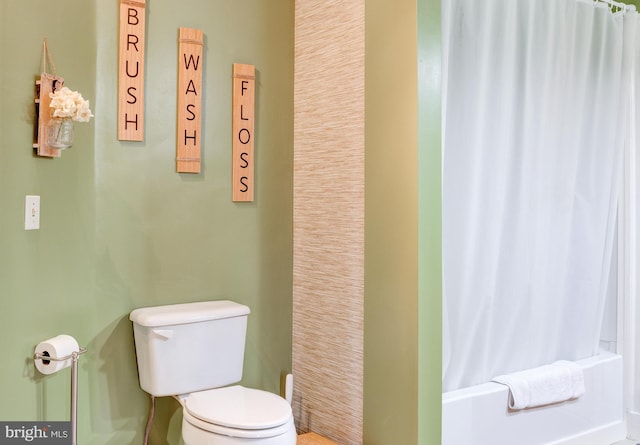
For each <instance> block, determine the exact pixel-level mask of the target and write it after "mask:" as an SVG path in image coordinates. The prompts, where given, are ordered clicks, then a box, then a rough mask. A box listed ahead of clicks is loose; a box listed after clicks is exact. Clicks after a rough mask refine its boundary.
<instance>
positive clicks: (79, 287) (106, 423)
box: [0, 0, 293, 445]
mask: <svg viewBox="0 0 640 445" xmlns="http://www.w3.org/2000/svg"><path fill="white" fill-rule="evenodd" d="M179 27H193V28H199V29H202V30H203V32H204V35H205V46H204V60H205V69H204V72H203V73H204V78H203V83H204V91H203V110H204V112H203V131H204V137H203V171H202V173H201V174H199V175H186V174H177V173H175V161H174V159H175V125H176V96H177V93H176V80H177V67H176V65H177V36H178V28H179ZM117 33H118V2H117V1H115V0H114V1H103V0H93V1H88V0H61V1H58V2H44V1H42V0H5V1H3V2H0V36H1V38H0V57H1V60H2V64H1V69H0V88H1V89H2V96H1V98H2V99H0V118H1V120H0V122H1V123H0V141H1V142H0V298H1V299H2V303H3V310H2V312H1V314H0V332H1V334H2V352H3V356H4V363H3V366H2V367H0V381H1V382H2V383H1V384H0V391H1V392H2V393H3V399H4V400H5V401H12V403H9V402H6V403H3V404H0V420H66V419H68V415H69V414H68V410H69V401H68V394H69V372H68V370H63V371H62V372H59V373H58V374H55V375H52V376H47V377H43V376H41V375H39V374H38V373H37V372H36V371H35V370H34V367H33V362H32V360H31V359H30V357H31V355H32V351H33V348H34V346H35V345H36V344H37V343H38V342H39V341H41V340H44V339H46V338H49V337H52V336H54V335H57V334H60V333H67V334H70V335H73V336H75V337H76V338H77V339H78V341H79V343H80V344H81V345H84V346H87V347H88V349H89V352H88V353H87V354H86V355H84V356H82V358H81V362H80V373H79V380H80V388H79V391H80V409H79V413H80V414H79V439H80V442H82V443H87V444H114V445H115V444H123V443H133V442H138V443H140V442H141V441H142V435H143V428H144V422H145V419H146V415H147V409H148V400H147V396H146V394H144V393H143V392H142V391H141V390H140V389H139V387H138V381H137V374H136V365H135V353H134V349H133V340H132V332H131V324H130V322H129V321H128V313H129V312H130V311H131V310H132V309H133V308H136V307H141V306H149V305H156V304H168V303H179V302H186V301H195V300H202V299H219V298H230V299H233V300H236V301H238V302H241V303H244V304H248V305H249V306H250V307H251V309H252V315H251V316H250V319H249V328H248V339H247V354H246V360H245V376H244V379H243V383H244V384H247V385H251V386H255V387H261V388H264V389H267V390H271V391H274V392H278V391H279V379H280V373H281V371H283V370H288V369H289V368H290V366H291V270H292V254H291V250H292V245H291V232H292V228H291V221H292V218H291V212H292V207H291V201H292V196H291V188H292V167H291V164H292V158H293V112H292V103H293V99H292V97H293V96H292V94H293V2H291V1H289V0H281V1H270V2H252V1H248V0H238V1H234V2H227V1H222V0H188V1H182V2H180V4H179V5H177V4H174V3H167V2H153V1H150V2H148V6H147V31H146V137H145V142H143V143H134V142H119V141H117V138H116V125H115V123H116V105H117V102H116V93H117V91H116V88H117V47H116V45H117V35H118V34H117ZM44 37H47V39H48V42H49V47H50V49H51V52H52V55H53V58H54V61H55V64H56V67H57V70H58V74H60V75H62V76H63V77H64V78H65V82H66V85H67V86H69V87H71V88H72V89H74V90H78V91H80V92H81V93H82V94H83V96H84V97H85V98H88V99H89V100H90V101H91V107H92V109H93V113H94V115H95V118H94V119H92V121H91V122H90V123H88V124H76V141H75V143H74V147H73V148H71V149H70V150H67V151H65V152H64V153H63V156H62V158H60V159H42V158H37V157H34V156H33V153H32V150H31V148H30V146H31V143H32V135H33V122H34V107H33V94H34V93H33V90H34V87H33V84H34V80H35V77H36V76H37V75H39V73H40V62H41V56H42V53H41V48H42V40H43V38H44ZM235 62H238V63H250V64H254V65H255V66H256V70H257V82H256V86H257V94H256V96H257V97H256V116H257V117H256V130H255V134H256V142H255V143H256V181H257V182H256V199H255V202H254V203H243V204H237V203H232V202H231V190H230V182H231V178H230V174H231V167H230V158H231V66H232V63H235ZM27 194H36V195H40V196H41V200H42V201H41V212H42V213H41V229H40V230H38V231H25V230H24V229H23V207H24V196H25V195H27ZM176 412H177V404H176V402H174V401H173V400H171V399H168V398H164V399H161V400H160V401H159V403H158V414H157V415H158V417H157V420H156V424H155V425H156V426H155V429H154V431H153V433H152V438H153V443H156V444H158V443H172V444H173V443H177V441H178V439H177V437H178V435H179V433H178V430H179V426H180V425H179V416H177V415H176Z"/></svg>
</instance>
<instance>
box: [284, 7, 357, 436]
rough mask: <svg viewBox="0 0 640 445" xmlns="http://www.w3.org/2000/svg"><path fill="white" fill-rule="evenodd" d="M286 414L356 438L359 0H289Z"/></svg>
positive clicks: (304, 426) (301, 423) (308, 426)
mask: <svg viewBox="0 0 640 445" xmlns="http://www.w3.org/2000/svg"><path fill="white" fill-rule="evenodd" d="M295 5H296V6H295V72H294V76H295V87H294V198H293V199H294V203H293V207H294V209H293V212H294V217H293V221H294V222H293V224H294V227H293V237H294V246H293V256H294V260H293V262H294V267H293V374H294V395H293V397H294V406H293V408H294V414H295V415H296V421H297V425H298V428H299V429H300V430H301V431H310V430H313V431H315V432H317V433H320V434H322V435H324V436H326V437H329V438H331V439H333V440H335V441H336V442H338V443H340V444H341V445H349V444H355V445H359V444H361V443H362V425H363V420H362V411H363V318H364V314H363V312H364V310H363V308H364V301H363V300H364V0H353V1H352V0H344V1H339V0H296V2H295Z"/></svg>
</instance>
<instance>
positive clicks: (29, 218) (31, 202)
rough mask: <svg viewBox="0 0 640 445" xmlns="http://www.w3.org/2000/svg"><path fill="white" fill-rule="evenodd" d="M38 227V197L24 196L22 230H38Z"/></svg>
mask: <svg viewBox="0 0 640 445" xmlns="http://www.w3.org/2000/svg"><path fill="white" fill-rule="evenodd" d="M39 228H40V197H39V196H34V195H27V196H25V200H24V230H38V229H39Z"/></svg>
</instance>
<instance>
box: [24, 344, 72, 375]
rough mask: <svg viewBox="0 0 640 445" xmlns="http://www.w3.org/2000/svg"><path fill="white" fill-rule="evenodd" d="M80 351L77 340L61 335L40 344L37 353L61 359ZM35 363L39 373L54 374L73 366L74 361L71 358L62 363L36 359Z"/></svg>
mask: <svg viewBox="0 0 640 445" xmlns="http://www.w3.org/2000/svg"><path fill="white" fill-rule="evenodd" d="M79 350H80V347H79V346H78V342H77V341H76V339H75V338H73V337H72V336H70V335H65V334H61V335H58V336H57V337H53V338H50V339H48V340H45V341H43V342H40V343H38V345H37V346H36V350H35V353H36V354H39V355H45V356H46V355H48V356H49V357H53V358H61V357H66V356H68V355H71V354H72V353H73V352H78V351H79ZM34 361H35V365H36V369H37V370H38V371H40V372H41V373H43V374H53V373H54V372H58V371H60V370H61V369H64V368H67V367H69V366H71V361H72V359H71V358H69V359H66V360H61V361H57V360H41V359H36V360H34Z"/></svg>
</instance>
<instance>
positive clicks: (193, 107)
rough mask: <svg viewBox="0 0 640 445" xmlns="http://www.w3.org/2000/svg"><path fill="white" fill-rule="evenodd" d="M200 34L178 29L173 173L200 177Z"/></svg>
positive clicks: (188, 29) (201, 64)
mask: <svg viewBox="0 0 640 445" xmlns="http://www.w3.org/2000/svg"><path fill="white" fill-rule="evenodd" d="M202 38H203V36H202V31H200V30H199V29H191V28H180V36H179V41H178V67H179V68H178V130H177V144H176V171H177V172H178V173H200V148H201V142H202V131H201V127H202V124H201V122H202V70H203V61H202Z"/></svg>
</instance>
